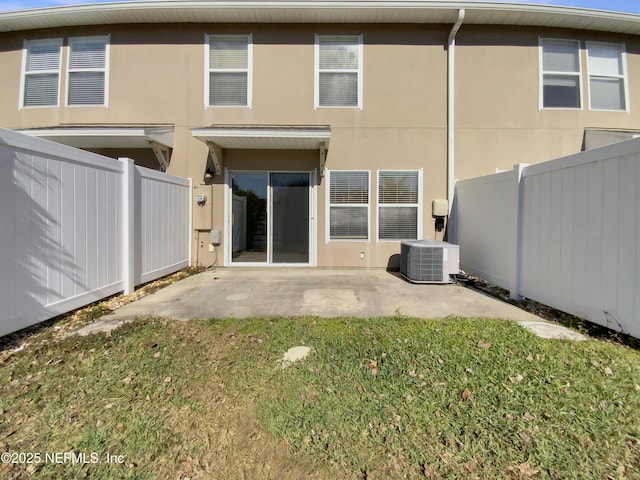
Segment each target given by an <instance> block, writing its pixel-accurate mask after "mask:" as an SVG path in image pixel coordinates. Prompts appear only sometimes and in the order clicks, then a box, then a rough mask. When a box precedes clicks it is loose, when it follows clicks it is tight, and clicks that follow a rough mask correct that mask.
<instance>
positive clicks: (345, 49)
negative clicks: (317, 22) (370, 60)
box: [315, 35, 362, 108]
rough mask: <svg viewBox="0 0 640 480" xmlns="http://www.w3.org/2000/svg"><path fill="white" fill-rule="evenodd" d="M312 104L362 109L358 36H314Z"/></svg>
mask: <svg viewBox="0 0 640 480" xmlns="http://www.w3.org/2000/svg"><path fill="white" fill-rule="evenodd" d="M315 67H316V85H315V106H316V108H317V107H356V108H362V35H347V36H336V35H316V54H315Z"/></svg>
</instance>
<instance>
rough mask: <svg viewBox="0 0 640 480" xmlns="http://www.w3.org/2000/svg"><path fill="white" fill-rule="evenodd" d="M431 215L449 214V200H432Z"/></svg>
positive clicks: (442, 215)
mask: <svg viewBox="0 0 640 480" xmlns="http://www.w3.org/2000/svg"><path fill="white" fill-rule="evenodd" d="M431 215H433V216H434V217H446V216H447V215H449V201H448V200H446V199H442V198H441V199H436V200H434V201H433V202H431Z"/></svg>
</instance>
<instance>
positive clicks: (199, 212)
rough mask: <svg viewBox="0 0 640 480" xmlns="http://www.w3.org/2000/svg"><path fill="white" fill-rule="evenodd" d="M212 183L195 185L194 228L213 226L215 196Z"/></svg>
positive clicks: (203, 228) (209, 228)
mask: <svg viewBox="0 0 640 480" xmlns="http://www.w3.org/2000/svg"><path fill="white" fill-rule="evenodd" d="M212 194H213V187H212V186H211V185H196V186H194V187H193V228H194V229H195V230H211V229H212V228H213V208H212V204H213V202H212V201H211V198H212V197H213V195H212Z"/></svg>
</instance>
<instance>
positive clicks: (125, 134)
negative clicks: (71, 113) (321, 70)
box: [17, 126, 173, 148]
mask: <svg viewBox="0 0 640 480" xmlns="http://www.w3.org/2000/svg"><path fill="white" fill-rule="evenodd" d="M17 131H18V132H20V133H23V134H25V135H31V136H34V137H39V138H44V139H46V140H51V141H54V142H57V143H62V144H64V145H69V146H71V147H76V148H150V147H151V145H152V144H154V143H155V144H158V145H161V146H163V147H166V148H171V147H172V146H173V127H156V126H154V127H129V126H127V127H93V126H91V127H82V126H78V127H74V126H65V127H54V128H31V129H26V130H17Z"/></svg>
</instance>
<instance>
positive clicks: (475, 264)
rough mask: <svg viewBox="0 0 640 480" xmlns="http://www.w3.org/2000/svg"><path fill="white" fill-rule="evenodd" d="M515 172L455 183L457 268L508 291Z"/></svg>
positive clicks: (512, 250)
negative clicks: (458, 254) (458, 257)
mask: <svg viewBox="0 0 640 480" xmlns="http://www.w3.org/2000/svg"><path fill="white" fill-rule="evenodd" d="M516 175H517V173H516V171H515V170H513V171H509V172H502V173H498V174H495V175H488V176H485V177H479V178H473V179H470V180H464V181H460V182H457V183H456V190H455V199H454V205H455V207H454V208H455V212H456V215H455V219H456V222H455V240H454V241H455V243H457V244H459V245H463V246H464V248H460V268H461V269H462V270H464V271H465V272H467V273H470V274H472V275H476V276H478V277H481V278H484V279H486V280H488V281H490V282H491V283H494V284H495V285H498V286H500V287H502V288H506V289H511V283H512V272H513V265H514V261H515V248H516V233H517V228H516V227H517V225H516V223H517V215H516V212H517V201H516V198H517V194H518V191H517V188H516V187H517V185H516V183H515V178H516Z"/></svg>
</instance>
